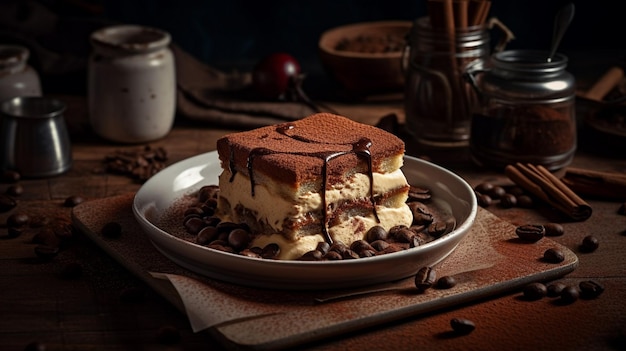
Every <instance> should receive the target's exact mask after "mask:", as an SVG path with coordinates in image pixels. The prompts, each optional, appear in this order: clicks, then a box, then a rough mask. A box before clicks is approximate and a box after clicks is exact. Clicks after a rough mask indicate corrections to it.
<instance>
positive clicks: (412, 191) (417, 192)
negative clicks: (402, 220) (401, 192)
mask: <svg viewBox="0 0 626 351" xmlns="http://www.w3.org/2000/svg"><path fill="white" fill-rule="evenodd" d="M430 198H431V194H430V189H427V188H420V187H417V186H413V185H411V186H410V187H409V200H418V201H427V200H430Z"/></svg>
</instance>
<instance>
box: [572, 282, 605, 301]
mask: <svg viewBox="0 0 626 351" xmlns="http://www.w3.org/2000/svg"><path fill="white" fill-rule="evenodd" d="M578 287H579V288H580V296H581V297H582V298H584V299H593V298H596V297H598V296H600V294H602V293H603V292H604V287H603V286H602V285H600V284H599V283H598V282H596V281H593V280H585V281H582V282H580V283H579V284H578Z"/></svg>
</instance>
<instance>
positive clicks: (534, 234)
mask: <svg viewBox="0 0 626 351" xmlns="http://www.w3.org/2000/svg"><path fill="white" fill-rule="evenodd" d="M545 231H546V230H545V228H544V227H543V226H542V225H533V224H527V225H521V226H519V227H517V228H516V229H515V234H517V236H518V237H519V238H520V239H522V240H524V241H528V242H536V241H539V240H540V239H541V238H543V236H544V235H545Z"/></svg>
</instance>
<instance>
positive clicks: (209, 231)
mask: <svg viewBox="0 0 626 351" xmlns="http://www.w3.org/2000/svg"><path fill="white" fill-rule="evenodd" d="M216 238H217V228H215V227H204V228H202V230H200V232H199V233H198V236H196V243H197V244H198V245H206V244H208V243H210V242H211V241H213V240H215V239H216Z"/></svg>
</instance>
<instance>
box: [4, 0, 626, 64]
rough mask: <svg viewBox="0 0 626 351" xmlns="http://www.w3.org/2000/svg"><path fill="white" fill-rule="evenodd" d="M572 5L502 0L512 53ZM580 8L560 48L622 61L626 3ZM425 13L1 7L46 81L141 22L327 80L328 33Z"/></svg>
mask: <svg viewBox="0 0 626 351" xmlns="http://www.w3.org/2000/svg"><path fill="white" fill-rule="evenodd" d="M568 2H570V1H560V0H559V1H551V0H543V1H542V0H492V7H491V11H490V16H495V17H498V18H499V19H500V20H501V21H502V22H503V23H505V24H506V25H507V26H508V27H509V28H510V29H511V30H512V31H513V32H514V33H515V35H516V39H515V40H514V41H512V42H511V43H510V44H509V45H508V47H507V48H508V49H517V48H520V49H542V50H547V49H548V47H549V45H550V41H551V37H552V27H553V20H554V16H555V15H556V13H557V11H558V10H559V9H560V8H561V7H562V6H563V5H565V4H567V3H568ZM572 2H573V3H574V4H575V5H576V14H575V17H574V21H573V23H572V25H571V26H570V28H569V30H568V32H567V33H566V35H565V38H564V39H563V41H562V44H561V48H560V50H559V51H561V52H562V53H565V54H568V55H570V54H571V55H576V53H578V52H587V53H592V54H598V55H603V54H605V53H609V54H614V53H617V54H616V55H618V56H620V57H618V59H620V60H621V59H622V57H621V55H623V54H624V50H625V49H626V21H625V17H626V14H625V13H626V12H625V11H623V10H622V9H621V8H622V7H623V5H622V4H623V1H599V0H596V1H594V0H578V1H572ZM42 11H44V12H48V13H46V14H45V16H43V19H41V18H39V17H37V16H40V13H41V12H42ZM424 15H426V0H384V1H357V0H317V1H289V0H260V1H253V0H251V1H244V0H221V1H212V0H195V1H193V0H134V1H129V0H92V1H88V0H57V1H54V0H38V1H35V0H0V43H2V42H5V43H6V42H7V41H23V42H24V41H25V42H26V44H29V45H30V44H33V43H34V44H36V45H40V46H41V47H40V49H41V48H43V49H42V50H33V51H34V52H33V64H34V65H36V66H38V67H37V68H39V69H40V71H43V72H42V73H43V74H47V73H49V72H52V73H54V69H56V72H58V73H68V72H70V73H71V71H72V70H80V67H81V62H82V61H81V59H83V58H85V57H86V55H87V54H88V52H89V50H90V48H89V44H88V40H87V38H88V35H89V33H90V32H91V31H92V30H93V29H95V28H97V27H98V26H101V25H102V24H104V23H132V24H142V25H148V26H154V27H158V28H161V29H164V30H166V31H168V32H170V33H171V35H172V39H173V42H174V43H176V44H178V45H179V46H180V47H182V48H183V49H185V50H186V51H188V52H189V53H191V54H193V55H194V56H195V57H196V58H198V59H199V60H201V61H203V62H205V63H206V64H208V65H211V66H214V67H216V68H219V69H222V70H232V69H240V70H246V69H250V68H251V67H252V65H253V64H254V63H255V62H256V61H258V60H259V59H260V58H262V57H263V56H265V55H267V54H269V53H272V52H276V51H285V52H288V53H291V54H292V55H294V56H295V57H296V58H297V59H298V60H300V61H301V63H302V66H303V69H304V70H305V71H311V72H318V73H319V72H321V69H320V64H319V61H318V58H317V41H318V39H319V36H320V35H321V33H322V32H324V31H325V30H327V29H330V28H332V27H335V26H339V25H343V24H349V23H354V22H361V21H378V20H411V21H412V20H414V19H416V18H418V17H421V16H424ZM51 16H52V17H53V18H55V21H53V20H51V19H50V17H51ZM40 17H41V16H40ZM33 27H35V29H33ZM16 37H17V39H16ZM34 44H33V45H34ZM48 51H50V52H53V53H59V54H61V55H64V57H67V58H68V59H66V60H63V61H62V62H61V63H62V64H59V63H57V64H56V66H54V67H47V66H44V63H43V62H41V61H42V60H43V59H42V57H41V56H42V55H43V54H45V53H47V52H48ZM74 59H76V61H75V62H73V61H72V60H74ZM570 61H571V60H570ZM573 64H575V62H573ZM64 70H65V71H64Z"/></svg>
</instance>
